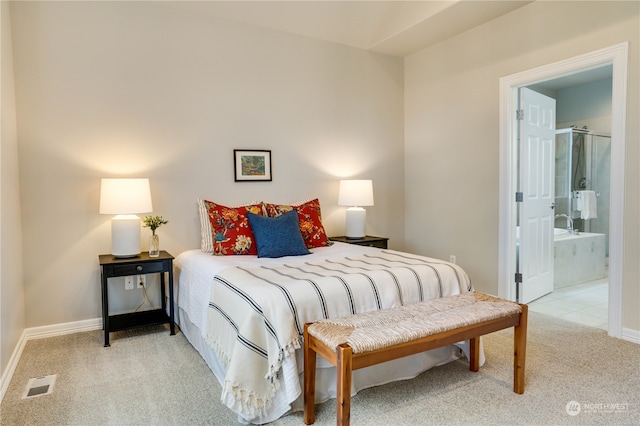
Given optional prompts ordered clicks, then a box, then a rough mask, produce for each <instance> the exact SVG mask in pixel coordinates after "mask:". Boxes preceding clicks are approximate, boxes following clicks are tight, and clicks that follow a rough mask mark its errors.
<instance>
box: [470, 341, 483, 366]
mask: <svg viewBox="0 0 640 426" xmlns="http://www.w3.org/2000/svg"><path fill="white" fill-rule="evenodd" d="M479 369H480V336H478V337H473V338H471V339H469V370H471V371H478V370H479Z"/></svg>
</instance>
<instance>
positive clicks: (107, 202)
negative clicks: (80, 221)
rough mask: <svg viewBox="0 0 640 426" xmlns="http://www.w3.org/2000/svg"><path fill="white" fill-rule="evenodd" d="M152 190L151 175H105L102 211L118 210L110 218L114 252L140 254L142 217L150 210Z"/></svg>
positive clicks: (122, 254) (113, 211)
mask: <svg viewBox="0 0 640 426" xmlns="http://www.w3.org/2000/svg"><path fill="white" fill-rule="evenodd" d="M152 210H153V207H152V205H151V190H150V188H149V179H102V183H101V187H100V213H101V214H115V215H116V216H114V217H113V218H112V219H111V254H113V255H114V256H115V257H135V256H137V255H139V254H140V252H141V250H140V231H141V227H140V218H139V217H138V216H136V213H149V212H151V211H152Z"/></svg>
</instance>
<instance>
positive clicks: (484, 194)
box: [405, 2, 640, 330]
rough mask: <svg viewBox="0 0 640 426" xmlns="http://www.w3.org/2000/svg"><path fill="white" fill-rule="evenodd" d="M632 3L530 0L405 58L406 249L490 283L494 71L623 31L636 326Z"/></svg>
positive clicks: (638, 25)
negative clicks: (626, 54) (452, 257)
mask: <svg viewBox="0 0 640 426" xmlns="http://www.w3.org/2000/svg"><path fill="white" fill-rule="evenodd" d="M639 9H640V4H639V3H637V2H580V3H579V4H578V3H577V2H534V3H531V4H529V5H527V6H524V7H522V8H520V9H518V10H516V11H514V12H512V13H509V14H507V15H504V16H502V17H500V18H498V19H495V20H493V21H491V22H489V23H487V24H485V25H483V26H480V27H477V28H475V29H473V30H470V31H468V32H466V33H464V34H460V35H458V36H456V37H452V38H450V39H448V40H446V41H444V42H442V43H439V44H438V45H435V46H433V47H431V48H428V49H425V50H423V51H421V52H419V53H416V54H414V55H411V56H409V57H407V58H406V60H405V182H406V186H405V200H406V203H405V212H406V216H405V249H407V250H408V251H414V252H417V253H421V254H426V255H432V256H435V257H442V258H445V259H448V257H449V255H450V254H455V255H456V256H457V261H458V263H459V264H460V265H461V266H463V267H464V268H465V269H466V270H467V272H468V273H469V275H470V276H471V280H472V282H473V284H474V286H475V287H476V289H479V290H482V291H487V292H490V293H494V294H497V290H498V270H497V266H498V226H499V224H498V207H499V206H498V197H499V194H498V184H499V180H498V170H499V110H498V107H499V105H498V103H499V99H498V89H499V79H500V77H503V76H508V75H512V74H515V73H518V72H522V71H525V70H528V69H532V68H535V67H538V66H542V65H546V64H549V63H553V62H557V61H560V60H564V59H567V58H570V57H573V56H577V55H579V54H582V53H586V52H590V51H594V50H597V49H600V48H603V47H608V46H612V45H615V44H618V43H621V42H624V41H629V70H628V71H629V81H628V98H627V127H626V137H627V141H626V142H627V143H626V158H627V165H626V168H625V184H626V191H625V211H624V214H625V223H624V229H625V239H624V259H623V261H624V271H623V300H624V302H623V313H622V325H623V327H625V328H629V329H631V330H640V314H639V313H638V312H639V311H638V304H639V303H638V301H639V300H640V289H639V288H638V276H639V274H640V268H639V265H638V259H639V258H640V248H639V246H640V223H639V220H638V217H640V212H639V208H638V205H639V202H640V197H639V195H640V194H639V191H638V187H640V177H639V174H638V170H640V168H639V167H638V165H639V164H640V149H639V147H638V141H639V136H640V132H639V123H638V120H637V117H638V116H640V108H639V106H638V102H639V93H640V88H639V86H638V84H639V81H640V78H639V77H640V71H639V69H638V65H639V63H640V55H639V50H640V47H639V40H638V34H639V33H640V15H639Z"/></svg>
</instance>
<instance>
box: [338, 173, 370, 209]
mask: <svg viewBox="0 0 640 426" xmlns="http://www.w3.org/2000/svg"><path fill="white" fill-rule="evenodd" d="M338 205H339V206H372V205H373V183H372V181H371V180H370V179H352V180H341V181H340V191H339V193H338Z"/></svg>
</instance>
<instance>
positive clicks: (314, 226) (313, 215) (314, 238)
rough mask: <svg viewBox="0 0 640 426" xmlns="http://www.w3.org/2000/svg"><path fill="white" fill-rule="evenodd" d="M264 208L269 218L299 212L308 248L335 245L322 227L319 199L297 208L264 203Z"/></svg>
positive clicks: (299, 220)
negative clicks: (294, 211)
mask: <svg viewBox="0 0 640 426" xmlns="http://www.w3.org/2000/svg"><path fill="white" fill-rule="evenodd" d="M263 206H264V208H265V213H266V214H267V216H269V217H277V216H280V215H282V214H284V213H286V212H288V211H291V210H294V209H295V210H297V211H298V222H299V224H300V232H301V233H302V238H304V243H305V244H306V245H307V248H314V247H325V246H330V245H332V244H333V242H331V240H329V237H327V233H326V232H325V230H324V226H322V213H321V212H320V201H319V200H318V199H317V198H316V199H314V200H311V201H307V202H306V203H302V204H300V205H297V206H288V205H282V204H270V203H263Z"/></svg>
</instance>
